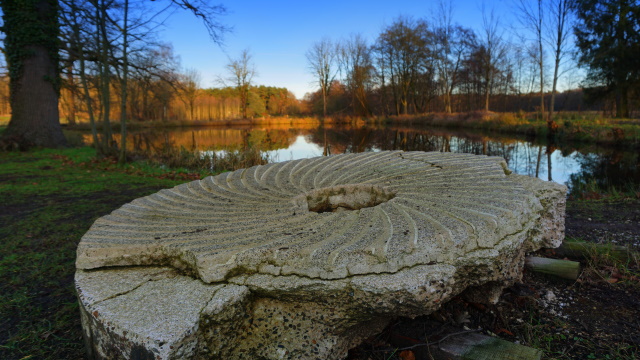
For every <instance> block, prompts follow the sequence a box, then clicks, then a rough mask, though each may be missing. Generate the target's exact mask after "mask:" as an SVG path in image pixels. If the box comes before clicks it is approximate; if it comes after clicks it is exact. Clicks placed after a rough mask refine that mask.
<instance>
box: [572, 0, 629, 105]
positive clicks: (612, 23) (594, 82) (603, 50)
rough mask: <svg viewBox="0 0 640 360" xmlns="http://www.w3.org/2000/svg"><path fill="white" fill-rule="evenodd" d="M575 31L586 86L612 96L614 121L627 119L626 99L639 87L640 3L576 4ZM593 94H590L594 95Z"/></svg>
mask: <svg viewBox="0 0 640 360" xmlns="http://www.w3.org/2000/svg"><path fill="white" fill-rule="evenodd" d="M575 8H576V15H577V17H578V23H577V25H576V28H575V34H576V38H577V45H578V48H579V50H580V63H581V64H582V65H586V66H587V67H588V74H587V84H588V85H589V87H591V88H592V89H594V90H595V89H597V91H598V92H599V93H600V94H601V96H609V97H610V96H613V97H614V99H615V103H616V117H629V96H630V94H631V93H632V91H633V90H634V88H635V87H638V85H639V84H640V81H639V80H640V3H639V2H638V1H637V0H578V1H576V4H575ZM594 92H595V91H592V93H594Z"/></svg>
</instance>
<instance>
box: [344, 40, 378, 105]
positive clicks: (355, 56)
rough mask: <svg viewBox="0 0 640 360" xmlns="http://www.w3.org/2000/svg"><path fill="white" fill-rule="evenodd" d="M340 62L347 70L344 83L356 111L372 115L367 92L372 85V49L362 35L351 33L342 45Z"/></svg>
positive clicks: (345, 70)
mask: <svg viewBox="0 0 640 360" xmlns="http://www.w3.org/2000/svg"><path fill="white" fill-rule="evenodd" d="M340 64H341V66H340V68H341V69H343V70H344V72H345V78H344V83H345V84H346V86H347V91H348V92H349V95H350V96H351V107H352V109H353V111H354V113H356V114H358V115H362V116H368V115H370V114H371V110H370V109H369V102H368V99H367V93H368V91H369V90H370V88H371V87H372V82H373V65H372V63H371V49H370V47H369V46H368V45H367V43H366V41H365V39H364V38H363V37H362V35H360V34H355V35H351V37H350V38H349V39H348V40H346V41H344V42H343V43H342V44H341V45H340Z"/></svg>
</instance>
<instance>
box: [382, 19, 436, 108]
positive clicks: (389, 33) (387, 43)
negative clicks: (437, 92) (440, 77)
mask: <svg viewBox="0 0 640 360" xmlns="http://www.w3.org/2000/svg"><path fill="white" fill-rule="evenodd" d="M431 40H432V33H431V32H430V31H429V27H428V25H427V22H426V21H424V20H422V19H420V20H414V19H413V18H411V17H399V18H398V19H396V20H395V21H394V22H393V24H391V25H390V26H388V27H387V28H386V29H384V31H383V32H382V33H381V34H380V35H379V36H378V40H377V42H376V44H375V51H376V52H377V53H378V54H379V57H378V59H379V60H378V63H379V66H380V69H379V71H380V73H381V77H382V78H386V79H389V86H391V90H392V95H393V100H394V105H395V112H396V114H408V113H409V105H410V104H413V105H414V106H417V107H421V108H424V105H425V103H426V102H428V101H429V99H430V98H432V97H433V84H432V82H433V57H432V56H430V55H431V54H430V52H429V46H430V45H431V44H430V41H431ZM420 103H421V104H420Z"/></svg>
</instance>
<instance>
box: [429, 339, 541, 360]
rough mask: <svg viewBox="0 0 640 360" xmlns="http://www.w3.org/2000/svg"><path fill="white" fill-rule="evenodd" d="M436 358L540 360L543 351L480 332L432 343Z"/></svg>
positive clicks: (431, 349) (432, 352)
mask: <svg viewBox="0 0 640 360" xmlns="http://www.w3.org/2000/svg"><path fill="white" fill-rule="evenodd" d="M430 352H431V354H432V355H434V358H435V359H452V360H462V359H465V360H468V359H474V360H475V359H477V360H480V359H482V360H540V359H541V358H542V351H540V350H538V349H534V348H530V347H527V346H523V345H518V344H514V343H511V342H508V341H505V340H502V339H498V338H494V337H491V336H487V335H482V334H478V333H466V334H462V335H457V336H451V337H449V338H446V339H444V340H442V341H440V342H439V343H438V344H437V345H432V346H431V348H430Z"/></svg>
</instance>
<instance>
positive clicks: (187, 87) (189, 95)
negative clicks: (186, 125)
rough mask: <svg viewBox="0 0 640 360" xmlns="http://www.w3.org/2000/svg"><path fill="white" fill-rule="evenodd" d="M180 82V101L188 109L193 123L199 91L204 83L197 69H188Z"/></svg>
mask: <svg viewBox="0 0 640 360" xmlns="http://www.w3.org/2000/svg"><path fill="white" fill-rule="evenodd" d="M179 78H180V80H179V81H178V84H177V85H178V91H179V93H180V100H182V102H183V103H184V105H185V106H186V107H187V111H188V112H189V120H191V121H193V120H194V119H195V117H194V109H195V106H196V100H197V99H198V90H199V89H200V83H201V82H202V76H200V73H199V72H198V70H196V69H186V70H185V72H184V74H181V76H180V77H179Z"/></svg>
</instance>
